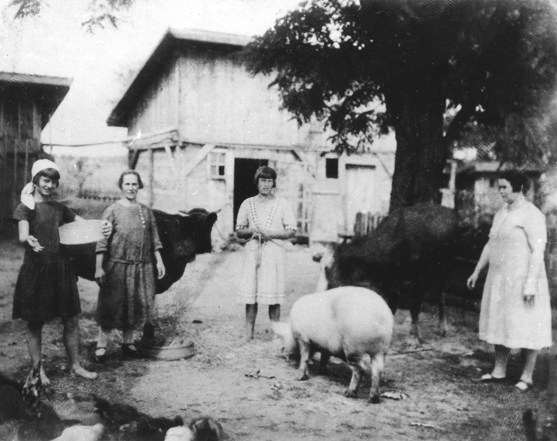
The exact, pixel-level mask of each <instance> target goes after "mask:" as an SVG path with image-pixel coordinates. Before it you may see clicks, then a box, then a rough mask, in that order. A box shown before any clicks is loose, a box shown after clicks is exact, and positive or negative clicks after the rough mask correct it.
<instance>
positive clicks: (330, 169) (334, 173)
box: [325, 158, 338, 179]
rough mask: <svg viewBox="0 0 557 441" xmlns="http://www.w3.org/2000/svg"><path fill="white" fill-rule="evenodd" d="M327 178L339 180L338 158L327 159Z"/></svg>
mask: <svg viewBox="0 0 557 441" xmlns="http://www.w3.org/2000/svg"><path fill="white" fill-rule="evenodd" d="M325 177H327V178H329V179H338V158H325Z"/></svg>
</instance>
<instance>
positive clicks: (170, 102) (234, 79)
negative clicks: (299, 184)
mask: <svg viewBox="0 0 557 441" xmlns="http://www.w3.org/2000/svg"><path fill="white" fill-rule="evenodd" d="M270 81H271V79H270V78H269V77H265V76H262V75H258V76H256V77H252V76H251V75H250V74H249V73H248V72H247V71H246V70H245V68H244V67H243V66H242V65H241V64H240V63H239V62H238V61H237V60H235V58H234V57H233V54H232V55H231V54H230V50H229V49H226V48H221V49H215V50H212V51H206V50H196V49H192V48H190V49H185V48H184V49H180V50H177V52H176V53H175V54H174V56H173V57H171V58H170V59H169V60H168V61H167V62H166V63H165V64H164V65H163V66H162V68H161V70H160V72H159V75H158V76H157V78H156V80H155V81H154V82H153V83H151V85H150V86H149V88H148V89H147V90H146V91H145V94H144V95H143V96H142V99H141V101H139V102H138V104H137V107H136V109H134V112H133V114H132V116H131V118H130V122H129V124H128V129H129V134H130V135H132V134H133V135H135V134H137V133H138V132H139V131H141V133H142V134H146V133H155V132H158V131H162V130H166V129H175V128H178V129H179V131H180V135H181V136H182V137H183V138H184V139H186V140H187V141H190V142H200V143H229V144H250V145H258V146H266V145H268V146H271V145H284V146H290V145H295V144H298V145H304V144H307V143H308V139H309V137H310V136H313V138H312V142H315V134H312V135H310V131H309V127H306V126H303V127H301V128H299V127H298V125H297V123H296V122H295V121H293V120H292V119H291V115H290V114H289V113H287V112H286V111H282V110H280V103H279V99H278V95H277V93H276V91H275V90H270V89H269V88H268V84H269V82H270Z"/></svg>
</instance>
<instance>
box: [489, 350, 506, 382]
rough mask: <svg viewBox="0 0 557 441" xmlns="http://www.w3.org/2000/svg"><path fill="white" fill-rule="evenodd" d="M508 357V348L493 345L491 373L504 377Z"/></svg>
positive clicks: (497, 376)
mask: <svg viewBox="0 0 557 441" xmlns="http://www.w3.org/2000/svg"><path fill="white" fill-rule="evenodd" d="M509 357H510V350H509V348H507V347H505V346H502V345H495V366H494V367H493V372H492V373H491V375H493V376H494V377H496V378H504V377H506V376H507V364H508V362H509Z"/></svg>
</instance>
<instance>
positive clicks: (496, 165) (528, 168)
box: [458, 161, 543, 174]
mask: <svg viewBox="0 0 557 441" xmlns="http://www.w3.org/2000/svg"><path fill="white" fill-rule="evenodd" d="M512 168H516V167H514V166H512V165H510V164H503V165H501V162H499V161H471V162H467V163H463V164H462V166H461V167H460V170H459V171H458V173H465V174H474V173H479V174H481V173H499V172H500V171H502V170H509V169H512ZM520 170H522V171H523V172H525V173H540V172H542V171H543V170H542V168H541V167H539V166H536V165H535V164H528V165H525V166H523V167H520Z"/></svg>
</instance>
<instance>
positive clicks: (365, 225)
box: [354, 212, 387, 237]
mask: <svg viewBox="0 0 557 441" xmlns="http://www.w3.org/2000/svg"><path fill="white" fill-rule="evenodd" d="M386 216H387V215H386V214H381V213H368V212H360V213H358V214H356V222H355V223H354V236H356V237H358V236H366V235H368V234H369V233H371V232H372V231H373V230H375V229H376V228H377V226H378V225H379V224H380V223H381V221H382V220H383V219H385V217H386Z"/></svg>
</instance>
